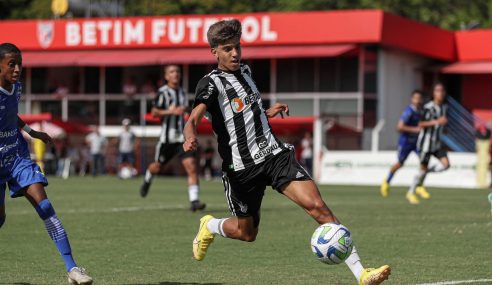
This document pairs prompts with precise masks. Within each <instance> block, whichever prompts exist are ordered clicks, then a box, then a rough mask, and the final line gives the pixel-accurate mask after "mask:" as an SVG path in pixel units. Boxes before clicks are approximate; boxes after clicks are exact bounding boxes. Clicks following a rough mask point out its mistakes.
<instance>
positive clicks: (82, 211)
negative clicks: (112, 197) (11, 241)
mask: <svg viewBox="0 0 492 285" xmlns="http://www.w3.org/2000/svg"><path fill="white" fill-rule="evenodd" d="M207 206H209V207H213V208H215V207H217V208H219V207H221V206H222V207H223V208H224V211H225V210H226V208H225V205H219V204H207ZM188 207H189V206H188V205H183V204H174V205H155V206H147V207H121V208H103V209H71V210H60V211H56V213H57V214H93V213H121V212H139V211H155V210H182V209H188ZM33 211H34V209H33V210H22V211H13V212H8V210H7V215H30V214H32V213H34V212H33Z"/></svg>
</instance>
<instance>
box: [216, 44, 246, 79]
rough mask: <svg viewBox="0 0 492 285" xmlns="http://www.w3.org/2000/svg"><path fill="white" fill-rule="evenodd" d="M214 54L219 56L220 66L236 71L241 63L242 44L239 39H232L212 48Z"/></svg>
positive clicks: (223, 68)
mask: <svg viewBox="0 0 492 285" xmlns="http://www.w3.org/2000/svg"><path fill="white" fill-rule="evenodd" d="M212 54H213V55H214V56H215V58H217V61H218V63H219V68H220V69H222V70H226V71H236V70H238V69H239V67H240V63H241V44H240V43H239V40H231V41H229V42H226V43H224V44H219V45H218V46H217V47H216V48H212Z"/></svg>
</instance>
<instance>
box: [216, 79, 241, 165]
mask: <svg viewBox="0 0 492 285" xmlns="http://www.w3.org/2000/svg"><path fill="white" fill-rule="evenodd" d="M210 77H211V78H212V79H213V80H214V82H215V85H216V86H217V89H218V90H219V93H220V94H226V91H225V88H224V86H223V85H222V82H221V81H220V78H219V77H218V76H216V75H210ZM218 102H219V107H220V110H221V111H222V116H223V117H224V122H225V124H226V128H227V132H228V133H229V137H230V140H229V146H230V147H231V149H232V163H233V165H234V168H235V169H244V164H243V161H242V160H241V155H240V154H239V148H238V144H237V135H236V129H235V127H234V120H233V119H232V118H233V116H234V112H233V111H232V108H231V107H230V106H231V104H230V102H229V98H228V97H227V96H218Z"/></svg>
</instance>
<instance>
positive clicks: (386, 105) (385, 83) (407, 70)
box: [377, 48, 429, 150]
mask: <svg viewBox="0 0 492 285" xmlns="http://www.w3.org/2000/svg"><path fill="white" fill-rule="evenodd" d="M428 61H429V60H428V59H426V58H424V57H420V56H417V55H414V54H410V53H406V52H402V51H396V50H391V49H385V48H381V49H380V50H379V52H378V67H377V68H378V72H377V73H378V79H377V80H378V88H377V90H378V91H377V97H378V110H377V118H378V121H379V120H380V119H384V120H385V121H386V124H385V126H384V128H383V129H382V131H381V133H380V135H381V136H380V139H379V149H380V150H392V149H396V144H397V139H398V132H397V131H396V125H397V123H398V120H399V118H400V115H401V113H402V111H403V110H404V108H405V107H406V106H407V105H408V104H409V102H410V94H411V92H412V91H413V90H414V89H420V88H422V71H421V68H422V67H423V66H425V65H426V64H427V63H428Z"/></svg>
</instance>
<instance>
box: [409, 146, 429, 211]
mask: <svg viewBox="0 0 492 285" xmlns="http://www.w3.org/2000/svg"><path fill="white" fill-rule="evenodd" d="M430 157H431V153H428V152H423V153H420V169H419V172H418V173H417V175H415V177H414V179H413V182H412V185H411V186H410V188H409V189H408V192H407V195H406V198H407V200H408V202H410V204H414V205H416V204H419V203H420V201H419V199H418V197H417V190H418V189H419V187H423V184H424V180H425V177H426V176H427V171H428V169H429V168H428V165H429V160H430ZM424 190H425V189H424ZM419 192H420V193H423V192H422V190H420V191H419ZM421 196H422V195H421ZM424 196H425V197H424ZM424 196H423V198H427V199H428V198H430V195H429V196H427V195H424Z"/></svg>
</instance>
